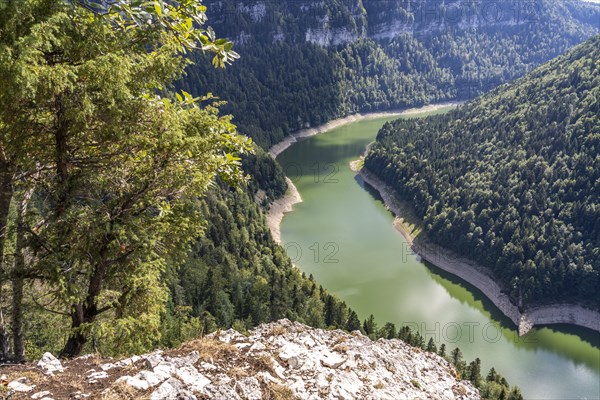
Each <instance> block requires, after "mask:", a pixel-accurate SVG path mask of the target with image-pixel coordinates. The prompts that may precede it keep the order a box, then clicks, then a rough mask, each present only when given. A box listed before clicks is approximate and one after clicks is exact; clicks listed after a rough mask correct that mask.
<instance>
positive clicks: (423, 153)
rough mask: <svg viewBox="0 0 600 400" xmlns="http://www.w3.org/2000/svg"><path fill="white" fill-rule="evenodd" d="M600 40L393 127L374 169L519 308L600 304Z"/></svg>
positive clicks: (429, 229) (431, 232)
mask: <svg viewBox="0 0 600 400" xmlns="http://www.w3.org/2000/svg"><path fill="white" fill-rule="evenodd" d="M599 49H600V36H595V37H594V38H592V39H590V40H589V41H587V42H586V43H584V44H582V45H580V46H578V47H576V48H574V49H573V50H572V51H570V52H569V53H567V54H566V55H564V56H561V57H559V58H558V59H556V60H553V61H552V62H550V63H548V64H546V65H544V66H542V67H540V68H538V69H537V70H535V71H533V72H532V73H530V74H529V75H527V76H526V77H524V78H522V79H520V80H518V81H516V82H515V83H514V84H510V85H505V86H502V87H500V88H498V89H496V90H494V91H492V92H491V93H490V94H488V95H485V96H483V97H481V98H479V99H477V100H474V101H472V102H471V103H469V104H467V105H466V106H464V107H462V108H460V109H459V110H457V111H455V112H452V113H450V114H448V115H444V116H436V117H431V118H428V119H422V120H398V121H395V122H393V123H390V124H386V125H385V126H384V127H383V128H382V130H381V131H380V132H379V134H378V140H377V144H376V145H374V146H372V147H371V151H370V152H369V154H368V156H367V157H366V160H365V167H366V168H367V169H369V170H370V171H373V172H375V173H376V174H377V175H379V176H380V177H381V178H382V179H383V180H384V181H386V182H387V183H388V184H390V185H391V186H392V187H393V188H394V189H395V190H396V192H397V194H398V195H399V196H400V197H402V198H404V199H406V200H408V201H411V202H412V203H413V204H414V207H415V211H416V213H417V215H418V216H419V217H420V218H422V219H423V224H424V230H425V231H426V233H427V235H428V237H429V238H430V239H431V240H433V241H434V242H435V243H438V244H440V245H442V246H444V247H447V248H450V249H452V250H454V251H455V252H457V253H458V254H459V255H461V256H467V257H468V258H470V259H473V260H476V261H477V262H479V263H480V264H482V265H484V266H486V267H489V268H490V270H491V271H492V272H493V274H494V275H495V276H496V277H497V278H498V280H499V281H500V282H501V283H502V285H503V286H504V287H505V288H506V289H507V291H508V292H509V293H510V295H511V296H512V297H513V299H514V300H515V303H516V304H518V301H519V300H521V299H522V301H523V302H524V304H530V305H531V304H538V303H540V302H557V301H575V302H582V303H584V304H587V305H589V306H591V307H595V308H598V307H600V292H599V291H598V290H597V288H598V287H599V286H600V257H599V254H600V203H599V198H600V197H599V196H598V193H600V186H599V185H600V167H599V165H598V154H600V141H599V138H600V118H599V117H598V116H599V115H600V106H599V103H598V98H599V97H600V73H599V71H600V68H599V64H598V59H600V51H599Z"/></svg>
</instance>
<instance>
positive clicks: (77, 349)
mask: <svg viewBox="0 0 600 400" xmlns="http://www.w3.org/2000/svg"><path fill="white" fill-rule="evenodd" d="M105 249H106V248H103V250H102V251H101V252H100V253H101V255H102V254H103V253H104V251H105ZM100 257H101V258H102V256H100ZM106 271H107V266H106V264H104V263H100V264H97V265H96V267H95V269H94V273H93V274H92V276H91V277H90V282H89V286H88V294H87V297H86V299H85V301H84V302H83V303H80V304H76V305H74V306H73V308H72V312H71V330H72V332H71V335H70V336H69V339H68V340H67V343H66V344H65V347H64V348H63V350H62V351H61V352H60V357H62V358H72V357H77V356H78V355H79V354H80V353H81V351H82V350H83V346H84V345H85V344H86V343H87V341H88V338H87V335H86V334H85V333H84V332H82V330H81V329H80V328H81V326H82V325H84V324H91V323H92V322H94V321H95V320H96V317H97V316H98V315H100V314H101V313H103V312H104V311H107V310H108V308H103V309H98V306H97V304H96V302H97V300H98V297H99V296H100V293H101V291H102V285H103V282H104V278H105V277H106Z"/></svg>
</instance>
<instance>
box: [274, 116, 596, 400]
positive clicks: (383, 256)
mask: <svg viewBox="0 0 600 400" xmlns="http://www.w3.org/2000/svg"><path fill="white" fill-rule="evenodd" d="M420 116H423V114H420ZM387 120H390V118H386V119H376V120H364V121H360V122H355V123H352V124H348V125H345V126H342V127H339V128H336V129H334V130H332V131H330V132H327V133H323V134H320V135H317V136H313V137H310V138H307V139H305V140H302V141H300V142H299V143H296V144H295V145H293V146H292V147H290V148H289V149H287V150H286V151H285V152H284V153H282V154H281V155H280V156H279V157H278V160H279V162H280V163H281V165H282V166H283V168H284V170H285V171H286V173H287V175H288V176H289V177H290V178H291V179H292V181H293V182H294V183H295V185H296V186H297V188H298V190H299V192H300V194H301V196H302V199H303V202H302V203H300V204H296V205H295V206H294V210H295V211H294V212H292V213H290V214H287V215H286V216H285V218H284V220H283V223H282V226H281V233H282V240H283V245H284V247H285V248H286V250H287V252H288V254H289V256H290V257H291V258H292V259H293V260H294V262H295V264H296V265H297V266H298V267H299V268H301V269H302V270H303V271H305V272H306V273H309V274H313V276H314V277H315V278H316V280H317V282H318V283H320V284H321V285H323V287H325V288H326V289H328V290H329V291H331V292H333V293H335V294H337V295H338V296H339V297H341V298H342V299H344V300H345V301H346V303H347V304H348V305H349V306H350V307H352V308H353V309H354V310H356V311H357V312H358V314H359V317H360V318H361V319H364V318H366V317H368V315H369V314H374V315H375V317H376V320H377V322H378V323H379V325H380V326H381V325H383V324H384V323H385V322H387V321H390V322H394V323H395V324H396V325H397V326H399V325H403V324H404V325H410V326H412V327H414V328H418V330H419V331H420V332H421V334H422V335H423V336H424V337H425V340H426V341H428V340H429V338H430V337H433V338H434V340H435V342H436V344H437V346H438V347H439V346H440V345H441V344H442V343H446V346H447V349H448V351H450V350H451V349H453V348H454V347H460V349H461V350H462V352H463V354H464V356H465V358H466V359H467V360H468V361H471V360H473V359H474V358H475V357H480V358H481V360H482V374H484V375H485V374H487V371H488V370H489V368H490V367H492V366H494V367H495V368H496V370H497V371H498V372H500V373H501V374H502V375H504V376H505V377H506V378H507V379H508V380H509V382H510V383H511V384H516V385H518V386H520V387H521V389H522V392H523V395H524V396H525V397H526V398H528V399H578V398H587V399H596V398H600V337H599V336H600V335H599V334H597V333H594V332H592V331H589V330H586V329H583V328H581V329H580V328H577V327H573V326H562V325H561V326H550V327H543V328H541V329H534V330H532V331H531V332H530V333H529V334H528V335H526V336H524V337H519V336H518V335H517V333H516V330H515V327H514V326H513V325H512V323H511V322H510V321H508V320H507V319H506V318H504V317H503V316H502V315H501V314H500V312H499V311H498V310H497V309H496V308H495V307H494V306H493V305H492V304H491V303H490V302H489V301H487V300H486V298H485V296H484V295H483V294H482V293H481V292H479V291H478V290H477V289H475V288H474V287H472V286H470V285H469V284H467V283H465V282H463V281H461V280H460V279H458V278H455V277H453V276H451V275H449V274H446V273H444V272H443V271H441V270H438V269H436V268H435V267H433V266H431V265H426V264H424V263H423V262H421V261H420V260H417V258H416V257H415V256H414V255H413V254H412V253H411V252H410V250H409V248H408V246H407V245H406V242H405V240H404V238H403V237H402V235H400V233H399V232H397V231H396V230H395V228H394V227H393V226H392V221H393V216H392V215H391V213H390V212H389V211H387V210H386V208H385V207H384V205H383V203H382V201H381V199H380V198H379V196H378V195H377V194H376V192H375V191H374V190H373V189H372V188H370V187H368V186H366V185H365V184H364V182H362V181H361V179H360V178H358V177H357V176H356V174H355V173H354V172H352V171H351V170H350V168H349V162H350V161H352V160H355V159H357V158H358V157H359V156H360V155H361V154H362V153H363V151H364V149H365V146H366V145H367V144H368V143H369V142H371V141H373V140H374V139H375V136H376V134H377V131H378V130H379V128H380V127H381V126H382V125H383V123H384V122H385V121H387Z"/></svg>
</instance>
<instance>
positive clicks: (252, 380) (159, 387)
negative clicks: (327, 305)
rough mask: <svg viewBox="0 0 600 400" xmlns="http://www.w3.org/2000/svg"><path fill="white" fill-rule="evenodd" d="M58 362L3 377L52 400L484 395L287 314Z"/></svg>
mask: <svg viewBox="0 0 600 400" xmlns="http://www.w3.org/2000/svg"><path fill="white" fill-rule="evenodd" d="M45 357H46V358H47V359H48V358H49V357H48V356H45ZM58 367H59V366H58V365H55V372H54V374H52V375H50V374H48V373H47V371H46V373H44V370H42V369H41V368H39V367H37V368H38V369H39V376H36V375H34V374H32V373H31V370H32V367H31V366H29V367H28V370H27V373H26V374H25V373H23V375H24V376H19V373H20V372H22V371H23V370H19V369H18V368H17V367H14V368H13V369H9V370H8V372H9V374H10V376H5V377H3V378H4V379H5V380H6V381H9V382H13V381H18V384H13V385H12V386H13V387H16V388H17V389H19V391H15V390H13V389H10V390H12V391H13V392H14V397H12V398H28V399H29V398H34V399H36V398H37V399H42V398H43V399H47V400H48V399H63V398H81V399H82V398H98V399H137V398H146V399H148V398H149V399H152V400H159V399H188V400H192V399H219V400H225V399H236V400H237V399H247V400H260V399H394V400H398V399H431V398H435V399H479V398H480V397H479V394H478V391H477V389H475V388H474V387H473V386H472V385H471V384H470V382H466V381H458V380H457V379H456V373H455V371H454V368H453V367H452V366H451V365H450V364H449V363H448V362H447V361H446V360H444V359H443V358H441V357H439V356H438V355H436V354H433V353H428V352H424V351H422V350H420V349H416V348H414V347H411V346H409V345H407V344H405V343H404V342H402V341H400V340H397V339H393V340H384V339H380V340H378V341H372V340H370V339H369V338H367V337H365V336H363V335H362V334H360V333H359V332H353V333H352V334H348V333H345V332H343V331H340V330H335V331H326V330H322V329H314V328H310V327H308V326H306V325H303V324H300V323H294V322H290V321H289V320H285V319H284V320H281V321H278V322H274V323H270V324H264V325H261V326H259V327H258V328H256V329H254V330H253V331H251V332H250V335H249V336H244V335H242V334H241V333H239V332H236V331H234V330H232V329H230V330H227V331H219V332H215V333H213V334H211V335H208V336H207V337H205V338H203V339H199V340H196V341H193V342H190V343H187V344H185V345H184V346H182V347H181V348H180V349H177V350H170V351H164V352H163V351H156V352H153V353H150V354H146V355H143V356H134V357H131V358H128V359H124V360H120V361H114V360H106V359H98V358H96V357H95V356H84V357H80V358H78V359H75V360H71V361H67V362H65V363H64V365H62V366H61V367H62V369H63V371H62V372H60V368H58ZM22 368H25V367H22ZM9 386H11V385H9Z"/></svg>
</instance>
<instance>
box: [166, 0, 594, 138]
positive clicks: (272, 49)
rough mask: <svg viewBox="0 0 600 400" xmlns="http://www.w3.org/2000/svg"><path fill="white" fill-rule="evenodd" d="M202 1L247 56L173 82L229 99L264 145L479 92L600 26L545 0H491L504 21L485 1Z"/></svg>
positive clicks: (589, 15) (588, 14) (589, 12)
mask: <svg viewBox="0 0 600 400" xmlns="http://www.w3.org/2000/svg"><path fill="white" fill-rule="evenodd" d="M207 4H208V5H209V10H208V12H209V15H211V21H214V22H213V23H214V25H215V27H216V29H217V30H218V31H219V32H222V33H223V34H224V35H227V36H229V37H230V38H232V40H233V41H235V42H236V44H237V46H238V47H237V48H238V51H239V53H240V55H241V58H240V60H239V61H238V62H236V63H235V64H234V65H232V66H231V68H227V69H226V70H215V69H213V68H211V67H210V66H209V64H208V63H207V62H197V63H196V64H195V65H193V66H190V67H189V68H188V69H187V76H186V77H185V79H183V80H181V81H180V82H179V83H178V86H179V87H181V88H183V89H185V90H187V91H189V92H190V93H204V92H205V91H206V88H210V89H211V91H212V92H213V93H215V94H216V95H217V96H219V97H220V98H222V99H224V100H227V101H228V104H227V105H226V106H225V108H224V111H225V112H227V113H231V114H233V115H235V118H236V120H235V122H236V124H237V125H238V126H239V127H240V130H241V131H242V132H244V133H245V134H247V135H249V136H251V137H252V138H253V139H254V140H255V141H256V142H257V143H258V144H259V145H260V146H262V147H263V148H268V147H269V146H271V145H272V144H274V143H277V142H279V141H280V140H281V139H282V138H283V137H284V136H286V135H287V134H288V133H289V132H291V131H295V130H297V129H301V128H304V127H307V126H315V125H318V124H322V123H324V122H327V121H329V120H331V119H334V118H337V117H340V116H343V115H347V114H349V113H355V112H368V111H377V110H387V109H394V108H403V107H408V106H418V105H422V104H427V103H431V102H438V101H445V100H453V99H459V100H463V99H470V98H473V97H475V96H476V95H478V94H481V93H484V92H486V91H488V90H490V89H492V88H494V87H496V86H498V85H499V84H501V83H504V82H508V81H510V80H512V79H515V78H517V77H519V76H522V75H524V74H525V73H527V72H529V71H531V70H532V69H533V68H535V67H536V66H538V65H540V64H541V63H543V62H546V61H548V60H550V59H551V58H553V57H556V56H558V55H559V54H561V53H563V52H565V51H566V50H567V49H569V48H570V47H572V46H574V45H576V44H578V43H581V42H582V41H583V40H585V39H586V38H588V37H590V36H591V35H593V34H595V33H597V32H598V24H597V21H598V18H600V12H599V8H598V7H595V8H594V6H592V5H586V4H585V3H583V2H571V1H560V2H556V1H546V0H543V1H542V0H536V1H535V2H531V4H530V3H527V5H528V6H530V8H528V9H527V10H521V9H520V8H521V7H522V6H523V4H521V3H515V2H514V1H512V0H501V1H497V2H494V7H493V9H494V10H496V9H497V8H499V10H500V11H499V14H500V15H501V16H502V19H501V20H498V21H496V20H495V17H494V16H487V18H486V7H485V3H482V4H484V5H483V6H482V7H481V8H480V9H478V10H467V9H465V7H468V6H469V5H472V6H474V7H475V5H476V4H479V2H462V3H461V5H460V6H458V7H452V6H450V8H451V11H449V13H450V14H452V13H453V12H455V10H459V11H458V12H459V13H460V14H461V17H462V18H466V19H468V18H469V15H471V16H474V18H475V19H477V21H476V22H475V23H476V24H477V26H476V27H474V26H473V21H471V20H469V21H458V20H454V19H452V20H450V19H451V17H447V16H446V14H445V10H444V3H443V2H440V1H439V0H427V1H422V2H421V1H419V2H416V1H410V2H408V1H400V0H389V1H381V0H363V1H358V0H351V1H344V2H342V1H339V0H332V1H327V2H320V3H314V2H308V1H307V2H303V1H281V2H267V3H257V4H256V9H257V11H256V12H255V13H254V14H253V13H252V12H251V11H248V9H249V8H250V7H252V6H248V5H246V4H245V3H244V2H241V1H239V0H226V1H216V0H214V1H209V2H208V3H207ZM252 4H253V5H254V3H252ZM261 5H262V6H264V13H263V12H261V11H260V10H261ZM532 10H534V11H533V12H534V13H535V15H531V13H532ZM211 12H212V13H213V14H210V13H211ZM487 12H489V7H488V8H487ZM519 13H520V14H519ZM213 17H214V18H213ZM323 21H328V22H323ZM442 22H444V23H445V24H443V25H442V24H441V23H442ZM395 29H396V30H395ZM406 32H412V33H410V34H408V33H406ZM388 33H389V35H388ZM193 57H194V58H195V59H203V58H204V56H201V55H196V54H194V55H193Z"/></svg>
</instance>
